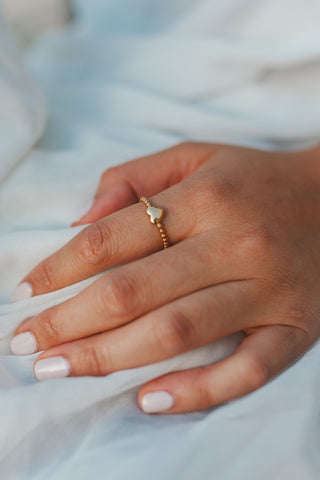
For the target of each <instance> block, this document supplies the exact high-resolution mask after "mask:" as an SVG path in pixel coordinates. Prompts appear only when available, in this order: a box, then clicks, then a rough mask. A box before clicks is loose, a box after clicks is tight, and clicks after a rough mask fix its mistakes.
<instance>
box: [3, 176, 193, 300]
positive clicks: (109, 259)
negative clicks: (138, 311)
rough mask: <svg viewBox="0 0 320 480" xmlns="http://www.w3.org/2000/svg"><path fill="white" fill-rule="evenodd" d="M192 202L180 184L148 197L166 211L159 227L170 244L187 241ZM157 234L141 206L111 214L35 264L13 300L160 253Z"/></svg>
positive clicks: (159, 234) (58, 287)
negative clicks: (187, 211)
mask: <svg viewBox="0 0 320 480" xmlns="http://www.w3.org/2000/svg"><path fill="white" fill-rule="evenodd" d="M186 182H188V181H186ZM182 183H184V182H182ZM186 192H187V194H186ZM190 201H191V200H190V190H189V189H188V188H183V189H181V184H178V185H176V186H174V187H171V188H169V189H167V190H166V191H164V192H161V193H160V194H158V195H156V196H155V197H152V198H151V199H150V202H151V203H152V205H153V206H155V207H159V208H161V209H163V211H164V212H165V216H164V218H163V220H162V221H161V223H162V225H163V228H164V230H165V232H166V234H167V236H168V238H169V242H170V243H171V244H174V243H176V242H179V241H181V240H182V239H183V238H186V236H188V235H189V233H190V230H191V229H192V225H193V223H194V218H193V219H192V216H188V215H186V214H185V210H187V209H188V206H189V204H190ZM159 230H160V229H158V228H157V226H156V225H153V224H152V223H151V222H150V217H149V216H148V215H147V214H146V205H144V204H143V203H141V202H139V203H136V204H134V205H131V206H129V207H127V208H124V209H123V210H120V211H118V212H116V213H113V214H111V215H109V216H107V217H105V218H104V219H102V220H100V221H99V222H96V223H94V224H91V225H89V226H88V227H86V228H85V229H83V230H82V231H81V232H80V233H79V234H78V235H76V236H75V237H74V238H73V239H72V240H71V241H70V242H68V243H67V244H66V245H65V246H64V247H62V248H61V249H60V250H58V251H57V252H56V253H54V254H53V255H51V256H50V257H48V258H47V259H45V260H44V261H42V262H41V263H40V264H39V265H37V266H36V267H35V268H34V269H33V270H32V271H31V272H30V273H29V274H28V275H27V276H26V277H25V278H24V279H23V281H22V282H21V283H20V285H19V286H18V287H17V288H16V289H15V291H14V292H13V295H12V301H19V300H23V299H25V298H28V297H31V296H33V295H40V294H44V293H48V292H51V291H54V290H58V289H61V288H64V287H66V286H68V285H71V284H73V283H77V282H80V281H82V280H85V279H86V278H89V277H91V276H93V275H95V274H97V273H100V272H102V271H104V270H106V269H109V268H112V267H115V266H118V265H121V264H125V263H128V262H130V261H132V260H134V259H138V258H141V257H143V256H146V255H149V254H151V253H153V252H155V251H157V250H160V249H161V248H162V246H163V241H162V238H161V233H160V231H159Z"/></svg>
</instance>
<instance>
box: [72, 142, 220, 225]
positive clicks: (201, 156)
mask: <svg viewBox="0 0 320 480" xmlns="http://www.w3.org/2000/svg"><path fill="white" fill-rule="evenodd" d="M218 148H219V147H218V145H213V144H209V143H208V144H205V143H204V144H202V143H201V144H200V143H199V144H198V143H191V142H185V143H182V144H180V145H175V146H174V147H171V148H168V149H166V150H163V151H161V152H157V153H155V154H153V155H147V156H144V157H141V158H138V159H135V160H132V161H130V162H126V163H124V164H122V165H119V166H117V167H112V168H109V169H108V170H106V171H105V172H104V174H103V175H102V177H101V180H100V183H99V187H98V190H97V193H96V195H95V198H94V202H93V204H92V206H91V208H90V209H89V210H88V211H87V212H86V213H85V215H83V217H82V218H81V219H80V220H78V221H77V222H74V223H73V224H72V226H76V225H85V224H87V223H92V222H96V221H97V220H100V219H101V218H103V217H105V216H107V215H110V214H111V213H114V212H116V211H117V210H120V209H122V208H125V207H128V206H129V205H132V204H133V203H135V202H136V201H137V200H138V199H139V198H140V197H141V196H142V195H146V196H148V197H149V196H152V195H155V194H157V193H159V192H161V191H162V190H165V189H166V188H168V187H170V186H172V185H175V184H176V183H178V182H180V181H181V180H183V179H184V178H186V177H187V176H189V175H190V174H191V173H193V172H194V171H195V170H196V169H197V168H198V167H199V165H201V164H202V163H203V162H204V161H205V160H207V159H208V157H209V155H211V154H213V153H214V152H215V151H216V150H217V149H218ZM150 170H152V171H156V172H157V174H156V175H150Z"/></svg>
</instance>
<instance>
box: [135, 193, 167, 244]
mask: <svg viewBox="0 0 320 480" xmlns="http://www.w3.org/2000/svg"><path fill="white" fill-rule="evenodd" d="M140 202H142V203H144V204H145V206H146V207H147V214H148V215H149V217H150V222H151V223H154V224H155V225H156V226H157V227H158V229H159V232H160V235H161V239H162V242H163V248H168V247H169V240H168V237H167V234H166V232H165V231H164V228H163V225H162V223H161V220H162V219H163V217H164V211H163V210H162V208H158V207H153V206H152V205H151V203H150V201H149V200H148V199H147V197H141V198H140Z"/></svg>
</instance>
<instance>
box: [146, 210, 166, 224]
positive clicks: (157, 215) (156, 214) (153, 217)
mask: <svg viewBox="0 0 320 480" xmlns="http://www.w3.org/2000/svg"><path fill="white" fill-rule="evenodd" d="M147 214H148V215H150V222H151V223H159V222H160V221H161V220H162V219H163V215H164V212H163V210H162V208H157V207H148V208H147Z"/></svg>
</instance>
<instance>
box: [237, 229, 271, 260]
mask: <svg viewBox="0 0 320 480" xmlns="http://www.w3.org/2000/svg"><path fill="white" fill-rule="evenodd" d="M237 245H238V251H239V253H240V254H241V255H243V256H244V257H246V258H254V259H257V260H258V259H261V260H263V261H264V260H266V261H267V260H268V259H269V260H270V258H273V257H274V247H275V245H276V232H275V229H273V228H272V226H269V225H267V224H262V223H260V224H256V225H254V226H253V227H251V228H250V230H249V231H247V232H246V233H245V234H244V235H243V236H242V237H241V238H240V239H237Z"/></svg>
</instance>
